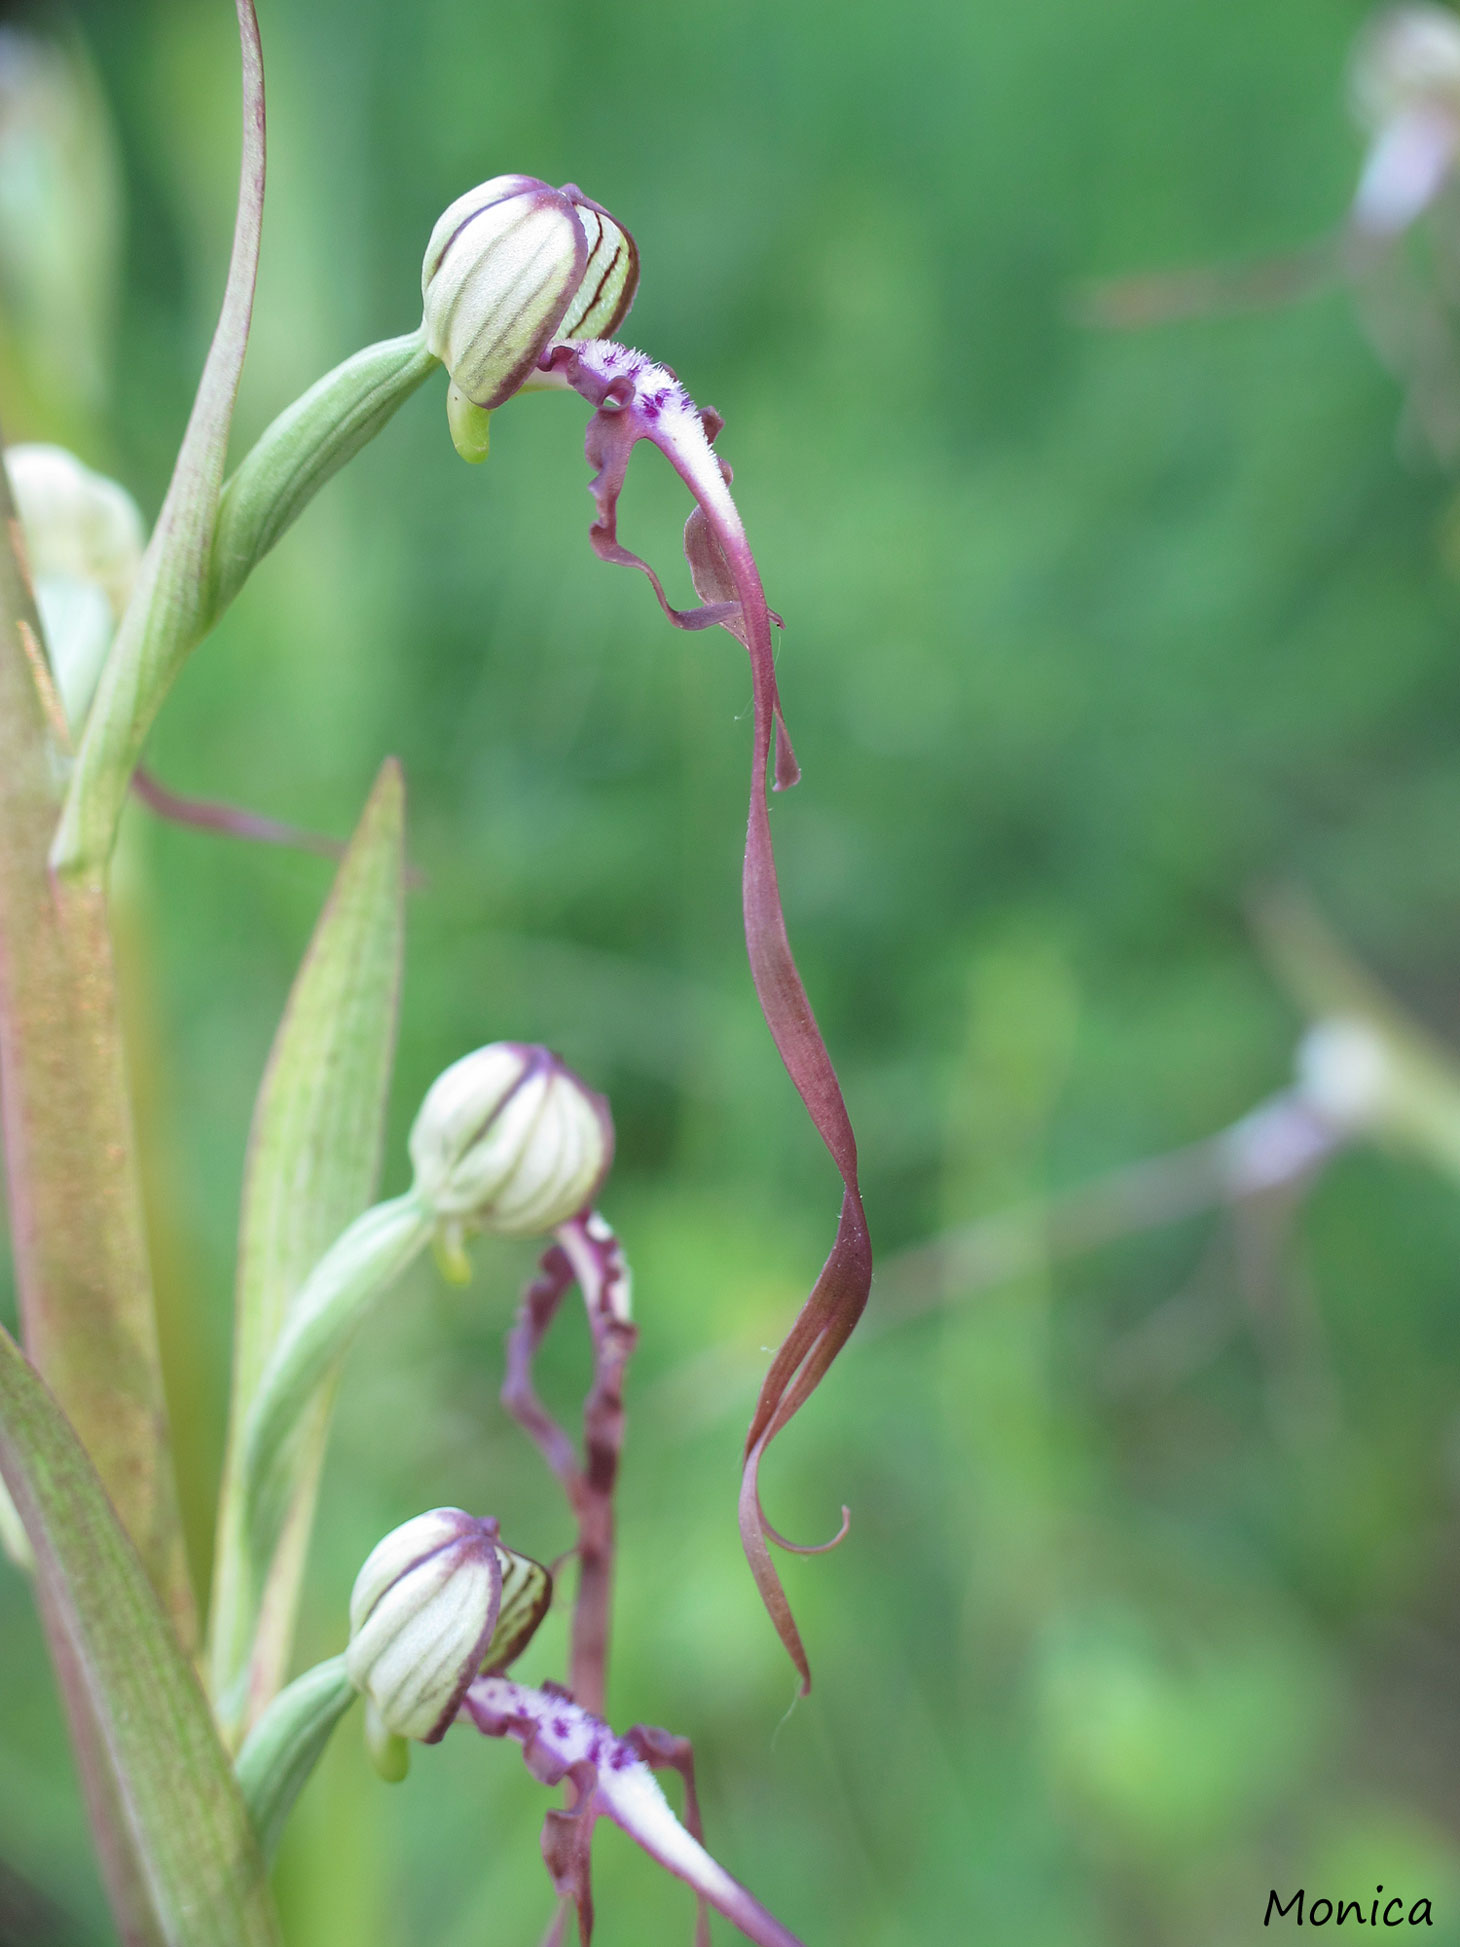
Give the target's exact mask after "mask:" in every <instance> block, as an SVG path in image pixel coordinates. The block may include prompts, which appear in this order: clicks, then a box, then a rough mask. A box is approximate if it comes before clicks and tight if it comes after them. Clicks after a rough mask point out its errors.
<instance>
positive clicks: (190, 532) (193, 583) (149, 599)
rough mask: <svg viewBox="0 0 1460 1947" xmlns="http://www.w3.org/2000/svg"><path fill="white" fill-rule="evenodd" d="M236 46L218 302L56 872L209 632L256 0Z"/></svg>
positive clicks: (252, 144)
mask: <svg viewBox="0 0 1460 1947" xmlns="http://www.w3.org/2000/svg"><path fill="white" fill-rule="evenodd" d="M235 5H236V7H237V11H238V32H239V39H240V42H241V44H242V50H243V155H242V160H241V164H240V168H239V179H238V214H237V219H236V222H235V225H234V232H233V254H232V256H231V258H230V260H229V265H228V282H227V284H226V286H225V288H224V292H223V306H222V309H221V311H220V312H219V315H218V326H217V329H216V331H215V332H214V334H213V342H212V344H211V346H210V347H209V349H208V357H207V359H206V361H205V363H204V366H203V374H202V377H201V379H200V380H199V381H198V390H197V396H196V397H195V399H194V400H193V410H192V413H191V416H190V417H189V419H188V424H187V431H186V432H185V433H184V434H183V441H182V445H181V447H180V448H179V450H178V456H177V464H176V465H175V467H174V468H173V474H172V481H171V484H170V485H169V487H168V490H167V498H166V499H165V500H164V501H163V503H162V512H161V513H160V514H159V515H158V517H157V526H156V527H155V528H154V530H153V533H152V539H151V541H150V542H149V543H148V546H147V552H146V554H145V555H144V556H143V557H142V566H141V569H140V571H139V572H138V575H137V582H136V586H135V588H134V589H133V591H132V599H131V601H130V602H129V603H128V604H127V612H126V614H125V615H124V616H123V618H122V624H121V627H120V628H119V629H118V631H117V636H116V640H115V642H113V644H112V647H111V651H110V653H109V654H108V656H107V660H106V666H105V668H104V669H103V671H102V675H101V682H100V684H99V685H98V687H97V692H96V697H95V699H94V701H93V702H92V705H91V711H90V714H89V715H88V717H87V719H86V731H85V734H84V736H83V737H82V740H81V748H80V750H79V752H78V753H77V758H76V769H75V771H74V773H73V774H72V778H71V788H70V790H69V792H68V793H67V797H66V806H65V810H64V812H63V813H62V816H61V823H60V828H59V830H58V831H57V833H56V841H55V845H54V847H53V849H52V853H51V862H52V865H53V866H54V867H55V869H56V871H57V872H60V873H65V874H75V875H77V876H83V875H89V876H93V877H95V876H99V875H100V874H101V873H102V871H103V870H104V868H105V866H106V862H107V859H108V858H109V857H110V855H111V849H112V845H113V842H114V840H115V838H116V829H117V820H118V819H119V818H120V816H121V811H122V806H123V804H124V803H125V801H126V796H127V787H128V784H129V783H130V781H131V776H132V772H133V770H134V769H135V768H136V763H137V759H138V757H139V756H140V755H141V751H142V745H143V743H144V742H145V741H146V737H147V732H148V730H149V729H150V728H151V727H152V721H153V719H154V717H155V716H156V715H157V712H158V710H159V709H160V708H161V707H162V699H163V698H164V696H166V694H167V692H168V690H169V689H170V688H171V686H172V683H173V679H174V678H175V677H176V675H177V673H178V671H179V670H180V669H181V668H182V666H183V663H184V662H185V661H186V660H187V657H188V655H189V653H190V651H191V650H192V649H193V648H195V647H196V645H197V643H198V642H199V640H200V639H201V637H202V634H203V632H204V630H205V629H206V627H207V619H208V604H209V593H210V587H211V580H212V572H211V571H212V554H213V533H214V527H215V524H216V522H217V517H218V498H219V494H220V492H221V490H222V486H223V468H224V463H225V461H226V459H227V453H228V431H229V427H230V426H231V425H232V423H233V404H234V400H235V399H236V397H237V395H238V381H239V377H240V375H241V373H242V371H243V355H244V351H245V349H246V348H247V345H248V330H249V321H250V319H251V317H252V314H253V292H254V279H255V275H256V273H257V270H258V256H259V231H260V226H261V224H262V221H263V210H264V70H263V56H262V53H261V50H260V47H259V29H258V21H257V19H256V18H255V16H254V8H253V0H235Z"/></svg>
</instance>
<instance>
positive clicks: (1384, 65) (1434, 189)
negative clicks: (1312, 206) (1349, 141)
mask: <svg viewBox="0 0 1460 1947" xmlns="http://www.w3.org/2000/svg"><path fill="white" fill-rule="evenodd" d="M1353 95H1354V105H1355V108H1356V110H1357V113H1358V115H1359V117H1360V119H1361V120H1362V121H1363V122H1364V123H1365V124H1366V125H1367V126H1368V128H1369V129H1370V131H1371V141H1370V146H1369V151H1368V154H1367V156H1366V157H1365V159H1364V167H1363V171H1362V173H1361V175H1360V177H1359V184H1358V188H1357V190H1356V192H1355V194H1354V201H1353V208H1352V212H1351V219H1350V220H1351V222H1352V224H1353V228H1354V231H1355V233H1356V234H1357V236H1359V237H1360V238H1362V239H1367V240H1369V241H1372V242H1375V243H1386V242H1390V241H1392V240H1393V239H1395V238H1397V237H1399V236H1401V235H1402V234H1403V233H1404V232H1405V231H1406V230H1407V229H1408V228H1409V226H1410V225H1411V224H1412V223H1413V222H1415V221H1416V219H1417V218H1418V217H1420V216H1422V215H1423V214H1424V212H1425V211H1426V210H1427V209H1428V208H1429V207H1430V205H1431V204H1432V203H1433V202H1434V200H1435V198H1436V197H1437V196H1438V195H1439V193H1440V191H1441V190H1442V189H1443V188H1444V186H1445V184H1446V183H1447V182H1448V181H1449V180H1450V179H1451V177H1452V176H1453V174H1454V171H1455V166H1456V162H1457V158H1460V20H1457V19H1456V18H1455V15H1454V14H1453V13H1451V12H1450V10H1449V8H1448V7H1439V6H1431V5H1428V4H1424V5H1406V6H1398V7H1390V8H1388V9H1386V10H1385V11H1384V12H1383V13H1381V14H1379V15H1378V16H1377V18H1376V19H1375V20H1374V21H1372V22H1371V24H1370V25H1369V27H1368V28H1367V30H1366V31H1365V33H1364V35H1363V36H1362V38H1361V40H1360V42H1359V46H1358V50H1357V53H1356V55H1355V58H1354V71H1353Z"/></svg>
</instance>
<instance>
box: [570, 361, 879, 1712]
mask: <svg viewBox="0 0 1460 1947" xmlns="http://www.w3.org/2000/svg"><path fill="white" fill-rule="evenodd" d="M542 370H543V371H544V373H546V374H551V375H552V376H553V377H554V378H556V379H557V380H558V381H559V383H562V384H566V385H568V386H571V387H572V388H573V390H574V391H576V392H578V393H579V394H581V396H582V397H583V398H584V399H586V400H587V402H588V403H589V405H591V406H592V407H593V408H594V414H593V418H592V419H591V420H590V421H589V424H588V434H587V440H586V451H587V455H588V462H589V464H590V466H592V467H593V468H594V469H595V471H594V477H593V481H592V484H591V492H592V494H593V498H594V504H595V506H596V509H597V519H596V520H595V521H594V523H593V526H592V527H591V529H590V530H589V538H590V540H591V541H592V543H593V548H594V552H595V553H596V554H597V555H598V556H599V558H600V559H601V560H603V561H611V562H614V563H616V564H618V565H619V566H621V567H627V568H638V569H640V570H641V571H642V572H643V573H644V574H646V575H647V576H648V577H649V581H650V583H651V585H652V586H653V589H654V593H655V595H656V596H657V597H658V599H659V605H660V607H661V608H662V609H663V610H664V613H665V614H666V615H667V616H668V618H669V620H670V621H671V622H672V623H673V624H674V625H675V627H676V628H680V629H705V628H711V627H714V626H716V625H718V626H720V627H722V628H725V629H728V630H729V631H730V633H731V634H732V635H733V636H735V637H736V638H737V640H738V641H740V642H741V643H742V644H743V645H744V647H745V649H746V652H747V654H748V655H749V657H750V672H751V682H752V685H753V690H754V698H755V744H754V753H753V757H752V761H751V778H750V816H749V822H748V826H747V830H746V840H745V871H744V878H743V882H742V885H743V897H744V906H745V940H746V947H747V949H748V952H749V956H750V970H751V975H752V977H753V979H754V981H755V990H756V993H757V995H758V996H759V999H760V1004H761V1010H762V1012H763V1013H764V1015H765V1018H766V1025H767V1026H768V1027H769V1028H770V1031H771V1035H772V1038H773V1039H774V1041H775V1044H776V1047H777V1049H778V1050H779V1051H780V1056H781V1060H782V1061H783V1062H784V1063H785V1065H786V1072H787V1073H788V1074H789V1076H790V1077H791V1080H792V1082H793V1083H794V1084H795V1086H796V1090H797V1092H798V1094H799V1095H800V1097H801V1099H802V1101H803V1102H804V1103H805V1105H806V1109H807V1112H808V1114H809V1115H810V1117H811V1120H812V1121H813V1123H814V1124H815V1125H816V1128H817V1131H818V1133H819V1134H820V1136H821V1139H822V1141H823V1142H824V1143H825V1145H826V1147H827V1150H828V1152H829V1153H830V1155H831V1158H832V1160H833V1162H834V1163H835V1164H836V1166H837V1169H838V1170H839V1171H840V1173H841V1178H842V1184H843V1195H842V1207H841V1218H840V1221H839V1222H838V1225H837V1232H836V1240H835V1242H834V1243H833V1245H832V1248H831V1254H830V1256H829V1257H828V1258H827V1260H826V1263H825V1264H824V1265H823V1266H822V1270H821V1275H820V1276H819V1277H818V1278H817V1280H816V1283H815V1285H814V1287H813V1288H812V1291H811V1294H810V1296H809V1297H808V1298H807V1300H806V1302H805V1304H804V1305H803V1306H802V1308H801V1312H800V1314H799V1316H798V1317H797V1319H796V1321H795V1323H794V1324H793V1325H792V1327H791V1330H790V1331H789V1333H788V1334H787V1335H786V1338H785V1341H784V1343H783V1344H782V1346H781V1349H780V1351H779V1352H778V1353H777V1354H776V1357H775V1359H774V1361H773V1362H772V1365H771V1368H770V1371H769V1372H768V1373H767V1374H766V1377H765V1381H764V1383H763V1385H762V1387H761V1391H760V1398H759V1400H758V1401H757V1403H756V1408H755V1414H754V1417H753V1418H752V1420H751V1423H750V1429H749V1432H748V1433H747V1435H746V1440H745V1457H744V1471H743V1474H742V1479H741V1489H740V1534H741V1540H742V1541H743V1543H744V1546H745V1553H746V1557H747V1559H748V1560H749V1562H750V1568H751V1573H752V1574H753V1575H754V1577H755V1581H756V1586H757V1587H758V1588H759V1590H760V1593H761V1599H762V1600H763V1601H764V1603H765V1605H766V1608H767V1610H768V1612H769V1614H770V1617H771V1620H772V1622H773V1623H774V1624H775V1626H776V1630H777V1633H778V1634H779V1636H780V1638H781V1641H782V1643H784V1645H785V1647H786V1650H787V1652H788V1654H789V1655H790V1657H791V1660H792V1662H793V1663H794V1664H795V1666H796V1669H797V1671H798V1673H799V1674H800V1678H801V1691H802V1694H803V1695H804V1694H805V1693H806V1691H808V1690H809V1689H810V1687H811V1673H810V1669H809V1667H808V1664H807V1660H806V1651H805V1647H804V1645H803V1644H802V1641H801V1634H800V1631H799V1630H798V1629H797V1627H796V1622H795V1618H794V1617H793V1616H792V1614H791V1606H790V1603H789V1602H788V1601H787V1599H786V1592H785V1590H784V1588H783V1587H782V1585H781V1579H780V1576H779V1575H778V1574H777V1572H776V1568H775V1564H774V1563H773V1561H772V1560H771V1555H770V1549H769V1546H768V1543H769V1542H771V1541H774V1542H775V1543H776V1544H777V1545H778V1546H779V1547H782V1548H786V1549H789V1550H791V1551H792V1552H794V1553H797V1554H815V1553H818V1552H820V1550H821V1549H823V1548H830V1547H834V1546H835V1545H836V1543H837V1542H839V1541H840V1540H841V1539H842V1536H843V1535H844V1534H845V1533H846V1528H847V1512H846V1510H845V1509H843V1511H842V1525H841V1528H840V1529H839V1530H838V1532H837V1534H836V1535H835V1536H834V1537H833V1538H832V1540H831V1541H829V1542H823V1543H821V1544H819V1545H818V1546H816V1547H806V1546H803V1545H801V1544H798V1543H795V1542H790V1541H787V1540H786V1538H785V1537H784V1536H783V1535H780V1534H778V1533H777V1532H776V1530H775V1529H774V1528H773V1527H772V1526H771V1524H770V1522H769V1521H768V1520H767V1519H766V1516H765V1510H764V1509H763V1508H762V1506H761V1500H760V1488H759V1474H760V1464H761V1461H762V1459H763V1458H764V1456H765V1452H766V1449H767V1447H769V1445H770V1443H771V1441H772V1440H774V1439H775V1437H776V1435H777V1434H778V1433H780V1432H781V1431H782V1429H783V1428H784V1427H786V1426H787V1425H788V1424H789V1422H790V1421H791V1419H792V1418H793V1417H794V1416H795V1414H796V1413H797V1412H799V1410H800V1409H801V1407H802V1406H804V1405H805V1403H806V1401H807V1400H808V1399H809V1398H810V1397H811V1395H812V1393H813V1392H815V1390H816V1388H817V1386H818V1385H820V1383H821V1380H822V1379H823V1377H824V1376H825V1374H826V1371H827V1369H828V1367H829V1366H830V1365H831V1363H832V1361H833V1360H834V1359H835V1358H836V1355H837V1353H838V1352H840V1350H841V1348H842V1346H843V1345H844V1344H845V1343H846V1341H847V1339H848V1337H849V1336H850V1334H851V1332H852V1329H853V1327H854V1326H855V1325H856V1323H857V1320H858V1319H859V1318H860V1317H861V1315H862V1311H863V1308H864V1306H865V1305H866V1302H867V1295H868V1292H869V1291H870V1289H871V1283H872V1246H871V1240H870V1238H869V1236H868V1233H867V1221H866V1217H865V1215H864V1214H863V1210H862V1196H861V1190H860V1187H859V1185H858V1181H857V1143H856V1137H855V1136H854V1134H853V1132H852V1124H851V1119H850V1117H849V1116H848V1114H847V1108H846V1103H845V1101H844V1100H843V1098H842V1092H841V1086H840V1084H839V1083H838V1081H837V1077H836V1070H835V1068H834V1067H833V1066H832V1061H831V1056H830V1055H829V1054H828V1052H827V1048H826V1043H825V1041H824V1040H823V1039H822V1035H821V1030H820V1029H819V1028H818V1026H817V1024H816V1016H815V1014H814V1013H813V1012H812V1008H811V1002H810V1001H809V999H808V998H807V995H806V989H805V987H804V985H803V984H802V981H801V976H800V974H799V973H798V971H797V969H796V962H795V959H794V957H793V955H792V953H791V945H790V941H789V939H788V938H787V936H786V919H785V913H784V911H783V909H782V906H781V894H780V887H779V884H778V882H777V878H776V861H775V853H774V850H773V847H772V843H771V825H770V808H769V805H768V803H767V799H766V792H767V788H768V787H769V786H770V785H771V783H772V749H773V748H774V778H773V782H774V788H775V789H776V790H783V789H785V788H786V787H787V786H788V785H791V784H794V783H795V782H796V781H797V778H798V777H799V775H800V773H799V771H798V769H797V766H796V759H795V756H794V754H793V752H792V749H791V742H790V738H789V736H788V735H787V732H786V727H785V723H784V720H783V718H782V715H781V703H780V695H779V692H778V690H777V687H776V669H775V656H774V652H773V649H772V644H771V625H772V622H773V621H778V620H779V618H777V617H773V616H772V614H771V611H770V609H769V608H768V607H767V605H766V598H765V591H764V589H763V587H762V586H761V579H760V572H759V570H758V569H757V567H756V565H755V558H754V556H753V555H752V554H751V551H750V545H749V542H748V541H747V540H746V536H745V528H744V525H743V524H742V522H741V519H740V514H739V511H738V509H737V508H736V505H735V502H734V500H733V499H732V498H731V495H730V485H729V483H730V469H729V467H728V466H726V465H724V464H723V463H722V462H721V461H720V460H719V459H718V458H717V456H716V455H715V453H714V451H713V450H712V447H711V442H712V440H713V439H714V438H715V437H716V435H717V434H718V433H719V431H720V428H721V424H722V422H721V420H720V418H719V416H718V415H717V414H715V413H713V412H703V413H702V412H701V411H700V410H699V409H698V408H697V407H696V405H695V403H694V401H693V400H692V399H691V398H690V397H689V394H688V393H687V392H686V391H685V389H684V387H683V386H682V385H681V384H680V383H679V381H678V380H677V379H676V377H675V375H674V373H673V372H671V371H670V370H669V368H668V367H667V366H663V365H656V364H654V363H652V361H651V360H649V359H648V358H646V357H645V355H644V354H643V353H642V352H637V351H633V350H631V349H630V348H629V347H628V346H625V345H620V344H614V343H611V342H607V341H603V340H580V341H578V342H576V343H573V344H562V345H557V346H555V347H553V348H552V349H551V350H549V351H548V352H547V353H545V354H544V357H543V360H542ZM641 439H647V440H650V441H652V442H653V444H654V445H655V446H657V447H658V448H659V450H660V452H661V453H663V454H664V456H665V458H666V459H667V460H668V461H669V463H670V465H671V466H672V467H673V468H674V470H675V472H676V473H678V474H679V476H680V478H681V479H682V480H683V481H684V483H685V485H686V486H687V487H688V488H689V490H690V492H691V493H692V494H693V495H694V498H695V507H694V511H693V512H692V513H691V514H690V517H689V520H688V522H687V523H686V525H685V535H684V549H685V558H686V560H687V561H688V562H689V566H690V573H691V576H692V577H693V580H694V584H695V589H696V592H697V593H698V594H699V595H700V597H701V598H702V604H703V605H702V606H701V607H699V608H693V609H676V608H674V607H672V606H671V604H670V602H669V600H668V598H667V596H666V595H665V593H664V588H663V584H662V583H661V582H660V580H659V577H658V575H657V574H656V573H655V572H654V570H653V569H652V568H651V567H650V566H649V564H648V563H647V562H646V561H643V560H641V559H640V558H639V556H638V555H636V554H632V553H631V552H630V551H629V550H628V549H627V548H625V547H623V546H622V545H621V544H620V542H619V539H618V531H617V508H618V497H619V493H620V491H621V490H622V487H623V482H624V475H625V473H626V471H627V468H628V461H629V454H630V453H631V451H632V449H633V448H634V446H635V445H636V444H637V443H638V442H639V441H640V440H641Z"/></svg>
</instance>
